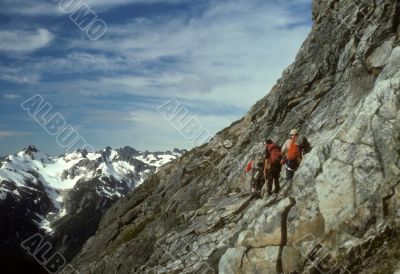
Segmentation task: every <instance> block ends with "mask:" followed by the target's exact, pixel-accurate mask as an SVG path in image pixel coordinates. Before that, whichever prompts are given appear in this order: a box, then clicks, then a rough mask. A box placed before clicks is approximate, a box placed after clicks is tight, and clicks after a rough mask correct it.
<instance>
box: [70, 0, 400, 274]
mask: <svg viewBox="0 0 400 274" xmlns="http://www.w3.org/2000/svg"><path fill="white" fill-rule="evenodd" d="M312 12H313V20H314V26H313V29H312V31H311V33H310V35H309V36H308V38H307V39H306V41H305V42H304V44H303V46H302V48H301V50H300V51H299V53H298V55H297V57H296V60H295V62H294V63H293V64H292V65H291V66H290V67H289V68H287V69H286V70H285V71H284V73H283V75H282V78H281V79H280V80H279V81H278V83H277V84H276V85H275V86H274V87H273V89H272V90H271V91H270V92H269V94H268V95H267V96H266V97H264V98H263V99H261V100H260V101H259V102H257V103H256V104H255V105H254V106H253V107H252V109H251V110H250V111H249V113H248V114H247V115H246V117H244V118H243V119H241V120H240V121H238V122H236V123H234V124H232V125H231V126H230V127H228V128H226V129H224V130H223V131H221V132H220V133H218V134H217V135H216V136H215V137H214V138H213V139H212V140H211V141H210V142H209V143H208V144H206V145H203V146H201V147H198V148H196V149H193V150H192V151H190V152H188V153H187V154H185V155H184V156H183V157H181V158H180V159H179V160H176V161H174V162H172V163H170V164H168V165H166V166H164V167H163V168H162V169H160V171H159V172H158V173H157V174H156V175H155V176H153V177H152V178H151V179H150V180H148V181H147V182H145V183H144V184H143V185H141V186H140V187H139V188H138V189H137V190H136V191H135V192H133V193H132V194H130V195H128V196H127V197H125V198H122V199H121V200H120V201H119V202H117V203H116V205H114V206H113V207H112V208H111V209H110V210H108V212H107V213H106V214H105V216H104V217H103V219H102V221H101V223H100V226H99V229H98V231H97V233H96V235H95V236H94V237H92V238H90V239H89V240H88V241H87V243H86V244H85V246H84V248H83V249H82V250H81V252H80V254H79V255H78V256H77V257H76V258H75V260H74V261H73V265H74V267H75V268H76V269H77V270H79V271H80V272H81V273H85V274H86V273H96V274H101V273H104V274H106V273H107V274H108V273H121V274H126V273H229V274H230V273H394V272H395V271H396V269H397V268H399V267H400V266H399V265H398V262H399V258H400V254H399V253H400V251H399V222H400V220H399V216H400V214H399V213H400V212H399V208H398V206H399V202H400V194H399V183H400V177H399V173H400V169H399V158H400V146H399V145H400V136H399V126H400V123H399V122H400V112H399V108H400V70H399V66H400V47H399V22H400V21H399V20H400V3H399V2H398V1H395V0H363V1H360V0H358V1H350V0H329V1H328V0H314V3H313V8H312ZM291 128H299V130H300V132H301V133H302V134H304V135H306V136H307V137H308V139H309V141H310V143H311V145H312V147H313V149H312V151H311V152H310V153H309V154H307V155H306V156H305V158H304V160H303V162H302V164H301V167H300V169H299V170H298V171H297V172H296V175H295V178H294V180H293V182H292V184H287V183H285V180H284V179H283V181H282V182H283V189H282V191H281V193H280V195H278V196H275V197H272V198H270V197H264V198H263V199H258V200H256V199H253V198H251V197H250V196H249V195H248V192H249V186H248V182H247V181H246V178H245V177H244V174H243V169H244V167H245V165H246V164H247V162H248V160H249V159H250V158H251V157H252V156H253V155H254V152H255V151H257V150H259V149H260V147H261V146H262V144H261V142H262V141H263V140H264V139H265V137H269V138H271V139H273V140H276V141H277V142H278V143H279V144H282V143H283V142H284V141H285V139H286V138H287V137H288V132H289V130H290V129H291ZM282 176H283V178H284V177H285V176H284V174H282Z"/></svg>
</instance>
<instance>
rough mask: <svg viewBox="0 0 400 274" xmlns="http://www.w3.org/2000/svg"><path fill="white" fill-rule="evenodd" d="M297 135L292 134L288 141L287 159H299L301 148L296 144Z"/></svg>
mask: <svg viewBox="0 0 400 274" xmlns="http://www.w3.org/2000/svg"><path fill="white" fill-rule="evenodd" d="M297 138H298V136H293V137H292V140H291V142H290V146H289V149H288V152H287V160H289V161H290V160H299V159H301V148H300V147H299V145H298V144H297Z"/></svg>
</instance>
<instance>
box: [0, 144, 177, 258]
mask: <svg viewBox="0 0 400 274" xmlns="http://www.w3.org/2000/svg"><path fill="white" fill-rule="evenodd" d="M183 153H184V151H180V150H174V151H173V152H155V153H150V152H139V151H136V150H135V149H133V148H131V147H124V148H121V149H117V150H113V149H111V148H110V147H108V148H106V149H104V150H103V151H99V152H91V153H88V152H87V151H76V152H74V153H69V154H65V155H61V156H59V157H52V156H49V155H47V154H45V153H43V152H41V151H39V150H38V149H37V148H35V147H34V146H28V147H27V148H25V149H24V150H23V151H20V152H19V153H17V154H15V155H10V156H8V157H6V158H5V159H4V160H3V161H1V162H0V218H1V220H2V225H1V228H0V237H1V241H0V252H3V251H9V250H15V252H17V253H18V252H19V249H20V243H21V242H22V241H23V240H24V239H26V238H28V237H30V236H32V235H33V234H35V233H36V232H39V233H41V234H42V235H43V236H48V239H49V241H51V242H52V244H53V246H54V247H55V248H57V250H60V251H62V252H63V254H64V256H65V257H66V258H67V259H71V258H72V257H73V256H74V255H76V254H77V252H78V251H79V250H80V248H81V246H82V244H83V243H84V242H85V241H86V240H87V239H88V238H89V237H90V236H92V235H93V234H94V232H95V231H96V229H97V226H98V223H99V220H100V218H101V216H102V214H103V213H104V211H105V210H106V209H108V208H109V207H110V206H111V205H113V204H114V203H115V202H116V201H117V200H118V199H120V198H121V197H123V196H125V195H127V194H128V193H129V192H130V191H132V190H133V189H134V188H136V187H137V186H138V185H140V184H141V183H143V181H144V180H145V179H146V178H148V177H149V176H151V175H152V174H154V173H155V172H156V170H157V169H158V168H159V167H160V166H162V165H163V164H165V163H168V162H169V161H171V160H173V159H175V158H178V157H179V156H181V155H182V154H183ZM16 257H18V256H16Z"/></svg>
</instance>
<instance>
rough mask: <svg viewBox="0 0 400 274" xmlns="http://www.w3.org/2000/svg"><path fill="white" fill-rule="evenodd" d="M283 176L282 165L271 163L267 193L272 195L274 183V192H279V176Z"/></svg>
mask: <svg viewBox="0 0 400 274" xmlns="http://www.w3.org/2000/svg"><path fill="white" fill-rule="evenodd" d="M280 176H281V165H280V164H277V165H271V168H270V169H269V170H268V184H267V194H268V195H272V186H273V185H274V193H276V194H278V193H279V191H280V185H279V177H280Z"/></svg>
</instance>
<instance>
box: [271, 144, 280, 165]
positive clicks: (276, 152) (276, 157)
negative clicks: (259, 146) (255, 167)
mask: <svg viewBox="0 0 400 274" xmlns="http://www.w3.org/2000/svg"><path fill="white" fill-rule="evenodd" d="M267 151H268V154H269V160H270V162H271V164H273V165H277V164H280V162H281V160H282V152H281V149H280V148H279V147H278V146H277V145H276V144H269V145H267Z"/></svg>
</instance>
